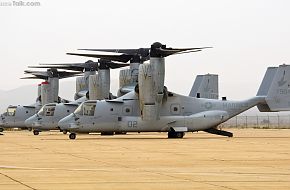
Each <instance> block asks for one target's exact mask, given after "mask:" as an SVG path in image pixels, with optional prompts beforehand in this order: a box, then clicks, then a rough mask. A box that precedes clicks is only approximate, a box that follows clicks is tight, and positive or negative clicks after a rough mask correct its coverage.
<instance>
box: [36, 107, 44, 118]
mask: <svg viewBox="0 0 290 190" xmlns="http://www.w3.org/2000/svg"><path fill="white" fill-rule="evenodd" d="M37 114H38V115H41V116H43V107H42V108H41V109H40V110H39V111H38V113H37Z"/></svg>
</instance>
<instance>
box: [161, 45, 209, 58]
mask: <svg viewBox="0 0 290 190" xmlns="http://www.w3.org/2000/svg"><path fill="white" fill-rule="evenodd" d="M205 48H210V47H202V48H165V49H163V48H157V49H156V51H158V52H159V53H160V54H161V55H162V56H163V57H166V56H169V55H174V54H183V53H192V52H198V51H201V50H202V49H205Z"/></svg>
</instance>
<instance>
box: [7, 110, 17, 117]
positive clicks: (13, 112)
mask: <svg viewBox="0 0 290 190" xmlns="http://www.w3.org/2000/svg"><path fill="white" fill-rule="evenodd" d="M15 113H16V108H8V109H7V115H8V116H15Z"/></svg>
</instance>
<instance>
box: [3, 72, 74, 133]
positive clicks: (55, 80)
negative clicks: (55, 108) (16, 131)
mask: <svg viewBox="0 0 290 190" xmlns="http://www.w3.org/2000/svg"><path fill="white" fill-rule="evenodd" d="M24 73H25V74H30V75H33V76H32V77H24V78H22V79H43V80H45V81H44V82H42V83H41V84H39V85H38V95H37V99H36V103H34V104H32V105H29V106H21V105H18V106H9V107H8V108H7V111H6V112H5V113H3V114H2V115H1V127H2V128H23V129H25V128H26V126H25V123H24V122H25V120H26V119H27V118H29V117H31V116H32V115H34V114H35V112H37V111H38V110H39V109H40V108H41V107H42V105H44V104H47V103H50V102H60V101H65V100H63V99H61V98H59V97H58V84H59V79H61V78H67V77H72V76H77V75H78V74H79V72H66V71H57V70H56V69H48V70H47V71H25V72H24Z"/></svg>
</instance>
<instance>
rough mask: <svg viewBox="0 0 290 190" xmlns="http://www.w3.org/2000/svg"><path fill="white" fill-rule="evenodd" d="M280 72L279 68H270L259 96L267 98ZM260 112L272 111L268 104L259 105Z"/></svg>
mask: <svg viewBox="0 0 290 190" xmlns="http://www.w3.org/2000/svg"><path fill="white" fill-rule="evenodd" d="M277 70H278V67H268V69H267V71H266V73H265V75H264V78H263V81H262V84H261V86H260V88H259V90H258V93H257V96H267V95H268V92H269V89H270V87H271V84H272V82H273V80H274V77H275V74H276V72H277ZM257 107H258V109H259V111H260V112H271V109H270V108H269V106H268V104H266V103H265V104H259V105H257Z"/></svg>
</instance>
